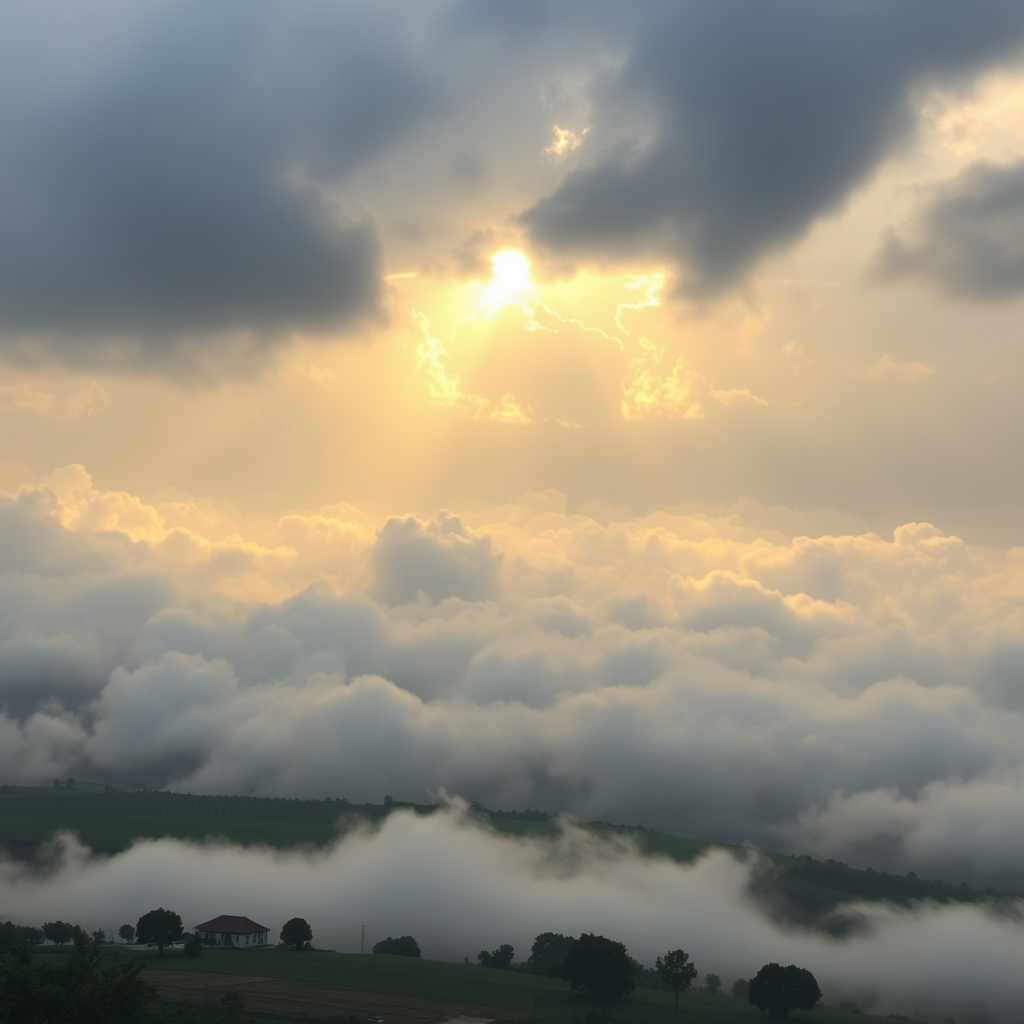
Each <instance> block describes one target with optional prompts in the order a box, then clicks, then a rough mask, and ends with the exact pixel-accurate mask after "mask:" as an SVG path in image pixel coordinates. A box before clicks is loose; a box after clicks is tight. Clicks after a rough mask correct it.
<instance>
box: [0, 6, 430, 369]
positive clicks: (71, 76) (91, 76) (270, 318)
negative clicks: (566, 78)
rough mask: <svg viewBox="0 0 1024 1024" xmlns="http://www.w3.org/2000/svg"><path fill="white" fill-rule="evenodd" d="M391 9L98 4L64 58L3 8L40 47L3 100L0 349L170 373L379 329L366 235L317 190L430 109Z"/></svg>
mask: <svg viewBox="0 0 1024 1024" xmlns="http://www.w3.org/2000/svg"><path fill="white" fill-rule="evenodd" d="M389 10H390V9H389V8H388V7H387V5H383V6H382V7H380V8H378V9H376V10H375V12H369V11H368V10H367V9H365V8H356V7H353V6H351V5H349V6H340V7H339V6H338V5H331V4H322V3H318V2H308V3H303V4H299V5H295V6H292V7H289V8H288V10H287V11H282V10H281V9H279V8H275V7H274V6H273V5H269V4H265V3H252V4H249V3H228V4H225V5H219V6H218V7H216V8H211V7H209V6H208V5H204V4H192V3H188V4H176V5H164V6H162V7H156V8H150V9H148V16H147V17H145V18H138V17H135V18H129V17H127V16H126V14H125V12H123V11H121V10H120V9H119V8H117V7H106V8H105V7H98V8H94V17H95V19H96V21H97V22H99V23H101V24H100V26H99V28H100V34H101V35H105V36H106V37H111V38H110V40H109V41H108V42H107V45H105V46H103V47H101V48H100V52H99V53H91V52H90V51H89V47H88V46H87V45H86V46H83V49H84V50H85V51H86V54H85V56H83V55H82V54H75V57H76V58H77V59H74V60H70V61H68V62H67V63H68V64H69V65H70V66H69V67H60V66H56V65H57V64H58V58H59V57H60V56H62V55H54V54H47V53H46V50H47V47H46V46H43V44H42V43H40V42H39V40H38V38H37V36H38V33H34V32H31V31H27V30H26V29H25V26H24V25H23V24H22V23H23V22H24V21H25V20H26V19H25V18H23V17H18V18H17V19H15V18H14V16H13V15H11V14H8V15H7V16H6V20H7V21H9V22H12V24H10V25H8V28H10V29H11V30H12V31H13V32H15V33H16V34H17V32H18V31H20V32H21V33H23V34H25V35H26V36H27V37H28V40H29V42H27V43H26V45H30V44H31V45H35V46H36V47H39V48H40V49H41V50H42V51H43V52H42V53H40V54H39V57H40V58H41V59H40V60H39V62H38V63H34V64H33V63H29V62H26V61H20V62H18V64H17V65H16V71H14V72H8V73H7V75H6V76H5V79H6V80H5V87H6V89H7V90H8V96H7V99H6V101H5V102H4V103H3V104H2V105H0V126H2V130H3V134H4V137H5V140H6V141H5V145H4V149H3V155H2V156H0V332H2V339H3V340H2V344H3V348H4V350H5V351H6V352H7V354H8V355H9V356H12V357H15V358H22V359H30V358H38V357H39V356H40V355H42V354H47V355H50V356H56V357H58V358H60V359H61V360H63V361H65V362H68V363H72V364H75V363H77V364H88V363H94V362H96V361H97V360H106V361H108V362H113V363H114V364H115V365H124V364H125V363H131V362H136V363H143V364H144V363H160V362H165V363H166V362H174V361H175V360H176V359H177V360H181V359H183V358H186V357H187V356H188V355H189V354H190V353H192V355H193V358H195V355H196V350H200V351H201V349H202V348H203V346H204V344H208V340H209V338H210V336H224V335H228V336H233V337H235V340H234V341H233V342H232V346H233V348H234V350H235V351H236V352H240V351H247V350H248V351H251V350H252V349H254V348H255V349H258V348H259V347H260V346H261V345H263V344H265V343H266V342H267V341H268V340H270V339H273V338H275V337H276V336H278V335H280V334H281V333H282V332H287V331H291V330H302V331H313V332H318V331H325V330H328V329H330V330H337V329H339V328H346V327H353V326H355V325H358V324H359V323H362V322H365V321H367V320H368V319H369V320H372V319H374V318H379V315H380V309H379V291H380V281H379V278H380V251H379V244H378V241H377V238H376V234H375V231H374V229H373V227H372V225H371V224H370V223H369V222H368V221H367V220H366V219H365V218H363V217H362V216H361V215H357V216H356V217H355V218H353V215H352V213H350V212H349V213H346V212H345V211H344V210H342V209H339V208H338V207H337V205H336V204H335V202H334V200H333V199H332V197H331V193H330V189H331V187H332V185H333V184H335V183H337V182H339V181H342V180H344V179H345V178H346V177H348V176H350V175H351V174H352V172H353V171H354V170H356V169H357V168H359V167H361V166H363V165H365V164H366V162H367V161H368V160H369V159H371V158H372V157H374V156H377V155H379V154H380V153H381V152H382V151H383V150H385V149H386V147H387V146H389V145H390V144H391V143H393V142H394V140H395V139H396V138H398V137H399V136H400V135H401V134H402V133H403V132H406V131H407V130H408V129H409V128H410V127H411V126H413V125H415V124H416V123H417V122H418V120H419V119H420V118H422V117H423V116H424V114H425V113H426V112H427V111H428V110H429V109H431V108H432V107H433V106H434V105H435V103H436V96H435V95H434V93H433V91H432V89H431V87H430V86H429V84H427V83H426V82H425V80H424V74H423V71H422V68H421V66H420V64H419V62H418V60H417V57H416V56H415V55H414V54H412V53H411V52H410V49H409V45H408V40H407V39H406V38H404V37H403V34H402V31H401V30H400V29H396V28H395V27H394V21H393V19H390V18H389ZM390 13H394V12H393V11H391V12H390ZM37 16H38V17H39V18H40V19H44V20H46V21H47V22H48V23H51V24H53V25H56V26H59V25H61V24H64V23H67V22H68V20H69V19H71V17H72V16H71V13H70V12H69V10H68V7H67V6H64V5H61V4H53V5H43V6H41V7H40V8H38V9H37ZM104 19H106V20H107V21H108V22H112V23H113V24H114V25H116V24H118V23H119V21H122V20H123V21H125V22H127V23H128V24H129V25H130V26H131V28H130V30H124V31H120V32H114V31H111V30H110V28H111V26H110V25H109V24H107V25H104V24H102V23H103V21H104ZM29 27H30V28H31V27H32V26H29ZM94 29H95V26H94ZM103 30H106V31H105V32H104V31H103ZM51 46H52V44H51ZM44 56H49V57H51V58H53V61H52V63H51V62H49V61H46V60H45V59H42V58H43V57H44ZM12 97H16V100H15V99H14V98H12ZM239 335H241V336H243V337H244V338H245V339H248V340H246V341H245V342H244V344H243V343H240V342H239V341H238V340H237V336H239Z"/></svg>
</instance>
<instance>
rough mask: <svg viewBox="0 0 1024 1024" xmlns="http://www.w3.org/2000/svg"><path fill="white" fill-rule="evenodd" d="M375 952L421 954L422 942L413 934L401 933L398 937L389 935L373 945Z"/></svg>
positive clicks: (397, 954) (399, 954) (386, 954)
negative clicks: (394, 937)
mask: <svg viewBox="0 0 1024 1024" xmlns="http://www.w3.org/2000/svg"><path fill="white" fill-rule="evenodd" d="M373 952H374V953H379V954H383V955H384V956H419V955H420V944H419V943H418V942H417V941H416V940H415V939H414V938H413V937H412V936H411V935H399V937H398V938H397V939H393V938H392V937H391V936H390V935H389V936H388V937H387V938H386V939H381V940H380V942H378V943H377V944H376V945H375V946H374V947H373Z"/></svg>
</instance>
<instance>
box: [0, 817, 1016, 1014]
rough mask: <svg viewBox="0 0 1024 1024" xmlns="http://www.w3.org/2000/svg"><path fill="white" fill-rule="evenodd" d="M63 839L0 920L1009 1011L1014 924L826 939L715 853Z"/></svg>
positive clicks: (415, 821) (17, 870)
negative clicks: (533, 964) (169, 930)
mask: <svg viewBox="0 0 1024 1024" xmlns="http://www.w3.org/2000/svg"><path fill="white" fill-rule="evenodd" d="M62 842H63V850H62V853H61V855H60V858H59V861H58V865H59V866H58V867H57V868H56V869H55V870H54V871H53V872H52V873H48V874H45V875H43V874H32V873H31V872H30V871H29V870H27V869H26V868H25V867H24V866H19V865H16V864H13V863H10V862H6V863H0V907H2V914H3V916H10V917H12V918H14V919H16V920H17V921H19V922H22V923H27V924H28V923H31V924H40V923H41V922H43V921H44V920H52V919H54V918H61V919H64V920H70V921H72V922H75V923H80V924H82V925H83V926H86V925H87V926H88V927H89V928H91V929H94V928H98V927H103V928H107V929H109V928H113V929H115V930H116V928H117V927H118V926H119V925H120V924H122V923H125V922H128V923H134V922H135V921H136V920H137V919H138V917H139V916H140V915H141V914H143V913H145V912H146V911H147V910H150V909H152V908H154V907H156V906H164V907H169V908H171V909H173V910H175V911H176V912H178V913H179V914H180V915H181V916H182V919H183V921H184V922H185V926H186V928H193V927H195V925H196V924H198V923H199V922H201V921H203V920H205V919H208V918H210V917H214V916H216V915H219V914H241V915H246V916H248V917H251V918H253V919H254V920H256V921H258V922H260V923H261V924H264V925H266V926H268V927H269V928H270V929H271V938H272V939H276V938H277V935H278V932H279V930H280V928H281V925H282V924H283V923H284V922H285V921H286V920H287V919H288V918H290V917H293V916H300V917H304V918H306V919H307V920H308V921H309V922H310V924H311V926H312V928H313V935H314V943H315V944H316V945H317V946H320V947H326V948H333V949H337V950H339V951H343V952H358V950H359V941H360V925H362V924H365V925H366V936H367V950H369V948H370V945H372V943H373V942H376V941H378V940H379V939H382V938H384V937H385V936H387V935H399V934H412V935H413V936H415V938H416V939H417V940H418V942H419V943H420V946H421V947H422V950H423V955H424V956H425V957H428V958H433V959H443V960H461V959H462V958H463V957H465V956H468V957H469V958H470V959H471V960H474V961H475V958H476V953H477V952H478V951H479V950H481V949H483V948H488V949H491V948H494V947H495V946H497V945H499V944H500V943H503V942H510V943H512V944H513V945H514V946H515V949H516V958H517V959H525V958H526V957H527V956H528V955H529V949H530V945H531V943H532V941H533V938H534V936H536V935H537V934H538V933H539V932H542V931H548V930H551V931H559V932H563V933H567V934H569V933H571V934H579V933H580V932H581V931H595V932H598V933H601V934H604V935H607V936H609V937H612V938H615V939H618V940H620V941H623V942H625V943H626V945H627V947H628V948H629V950H630V952H631V953H632V955H633V956H635V957H636V958H637V959H638V960H640V961H641V962H643V963H644V964H646V965H648V966H652V965H653V962H654V958H655V957H656V956H657V955H658V954H659V953H662V952H664V951H666V950H668V949H672V948H676V947H679V946H682V947H683V948H684V949H686V950H687V951H688V952H689V953H690V954H691V956H692V957H693V959H694V962H695V963H696V965H697V968H698V970H699V972H700V977H701V978H703V975H704V974H705V973H707V972H710V971H713V972H715V973H717V974H718V975H720V976H721V978H722V980H723V982H724V984H725V986H726V987H728V986H729V985H731V983H732V981H733V980H734V979H735V978H737V977H745V978H749V977H750V976H751V975H753V974H754V973H756V971H757V970H758V968H760V967H761V966H762V965H763V964H764V963H766V962H769V961H773V960H774V961H779V962H781V963H783V964H788V963H796V964H799V965H801V966H805V967H807V968H809V969H810V970H811V971H813V972H814V974H815V976H816V977H817V979H818V981H819V984H820V985H821V988H822V991H823V992H824V993H825V1000H826V1002H829V1003H837V1002H838V1001H840V1000H841V999H853V1000H854V1001H856V1002H857V1003H858V1005H859V1006H860V1007H861V1009H864V1010H867V1009H870V1010H871V1012H874V1013H885V1014H890V1013H901V1014H908V1015H910V1016H913V1017H917V1018H925V1019H935V1020H945V1019H946V1018H948V1017H954V1018H955V1019H957V1020H958V1021H960V1022H961V1024H963V1022H964V1021H966V1020H973V1019H977V1020H982V1019H990V1020H999V1021H1003V1020H1011V1019H1013V1020H1016V1019H1018V1018H1019V1015H1020V1007H1021V1005H1022V1002H1024V979H1022V974H1021V971H1020V964H1021V954H1022V953H1024V917H1022V915H1021V913H1020V912H1018V911H1017V910H1014V911H1013V912H1007V911H1005V910H1004V911H1002V912H999V913H997V912H993V911H990V910H986V909H984V908H981V907H977V906H964V905H956V906H946V907H943V906H937V905H930V904H925V905H921V906H919V907H917V908H916V909H915V910H913V911H907V910H902V909H898V908H895V907H882V906H878V905H866V906H864V907H862V908H861V909H862V911H863V913H864V914H865V915H866V918H867V919H868V921H869V926H868V927H867V928H866V929H864V930H862V932H861V933H860V934H858V935H856V936H854V937H852V938H848V939H845V940H842V941H839V940H835V939H830V938H825V937H823V935H822V934H821V933H819V932H812V931H805V930H796V929H791V928H786V927H784V926H781V925H779V924H777V923H775V922H773V921H772V920H770V919H769V918H768V917H766V916H765V915H764V913H763V912H762V911H761V910H760V909H759V908H758V907H757V905H756V904H755V903H753V902H752V901H751V900H750V899H749V898H748V896H747V894H746V887H747V883H748V880H749V870H750V868H749V867H748V866H746V865H744V864H742V863H740V862H739V861H737V860H736V859H735V858H734V857H733V856H732V855H730V854H729V853H727V852H723V851H718V852H714V853H711V854H709V855H708V856H706V857H704V858H702V859H701V860H700V861H698V862H697V863H695V864H693V865H689V866H686V865H679V864H677V863H675V862H672V861H669V860H664V859H650V858H646V857H642V856H640V855H638V854H637V852H636V850H635V849H634V848H633V847H632V846H631V845H630V844H629V843H628V842H627V841H622V842H621V843H618V844H615V845H610V844H609V843H607V842H604V841H598V840H595V839H594V838H593V837H592V836H590V835H589V834H588V833H586V832H584V831H582V830H579V829H577V828H575V827H573V826H572V825H571V824H567V825H566V826H565V828H564V830H563V831H562V833H561V834H560V836H559V837H558V838H557V839H555V840H551V841H539V840H523V839H517V838H510V837H508V836H503V835H497V834H495V833H493V832H491V831H490V830H488V829H487V828H485V827H483V826H481V825H480V824H478V823H476V822H474V821H473V820H471V819H468V818H467V817H466V816H465V815H464V813H463V811H462V808H461V806H460V805H457V804H456V805H452V806H451V807H450V808H449V809H448V810H447V811H445V812H443V813H438V814H436V815H433V816H431V817H417V816H415V815H414V814H413V813H412V812H406V811H401V812H397V813H394V814H392V815H391V816H390V817H389V818H388V819H387V820H386V821H385V822H384V823H383V825H382V826H381V827H380V828H379V829H378V830H376V831H373V830H363V829H357V830H355V831H350V832H349V833H347V835H345V837H344V838H342V839H340V840H339V841H338V842H337V843H336V844H335V845H334V846H333V847H332V848H330V849H328V850H326V851H324V852H317V853H295V852H291V853H280V852H275V851H271V850H268V849H265V848H264V849H255V848H249V849H243V848H240V847H237V846H231V845H227V844H221V845H207V846H203V845H197V844H192V843H183V842H177V841H172V840H160V841H156V842H140V843H138V844H136V845H135V846H134V847H132V848H131V849H130V850H128V851H127V852H125V853H123V854H121V855H119V856H116V857H112V858H109V859H102V858H100V859H94V858H92V857H91V856H90V855H88V854H87V852H86V851H84V850H83V849H82V848H81V847H80V846H78V845H77V843H76V842H75V841H74V840H73V839H72V838H71V837H67V838H65V839H64V840H63V841H62Z"/></svg>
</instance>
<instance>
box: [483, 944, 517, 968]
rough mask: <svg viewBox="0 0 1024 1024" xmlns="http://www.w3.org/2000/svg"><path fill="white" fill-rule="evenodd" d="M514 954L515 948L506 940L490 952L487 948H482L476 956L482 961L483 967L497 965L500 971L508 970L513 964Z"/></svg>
mask: <svg viewBox="0 0 1024 1024" xmlns="http://www.w3.org/2000/svg"><path fill="white" fill-rule="evenodd" d="M514 955H515V950H514V949H513V948H512V947H511V946H510V945H509V944H508V943H507V942H506V943H504V944H503V945H501V946H499V947H498V948H497V949H496V950H494V951H493V952H490V953H488V952H487V950H486V949H481V950H480V952H479V953H477V955H476V958H477V960H479V961H480V966H481V967H497V968H498V970H500V971H507V970H508V969H509V968H510V967H511V966H512V957H513V956H514Z"/></svg>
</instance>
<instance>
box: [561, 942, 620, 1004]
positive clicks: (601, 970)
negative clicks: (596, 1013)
mask: <svg viewBox="0 0 1024 1024" xmlns="http://www.w3.org/2000/svg"><path fill="white" fill-rule="evenodd" d="M562 977H563V978H565V979H566V980H567V981H568V982H569V985H570V987H571V988H572V989H573V991H575V990H576V989H578V988H584V989H589V990H590V991H591V992H593V993H594V994H595V995H596V996H597V997H598V998H599V999H620V998H621V997H622V996H624V995H628V994H629V993H630V992H632V991H633V989H634V988H636V982H635V981H634V980H633V970H632V964H631V962H630V957H629V954H628V953H627V952H626V947H625V946H624V945H623V944H622V943H621V942H613V941H612V940H611V939H606V938H605V937H604V936H603V935H594V934H593V933H590V934H583V935H581V936H580V937H579V938H578V939H576V941H575V942H573V944H572V945H571V946H570V947H569V952H568V953H566V955H565V959H564V960H563V961H562Z"/></svg>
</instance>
